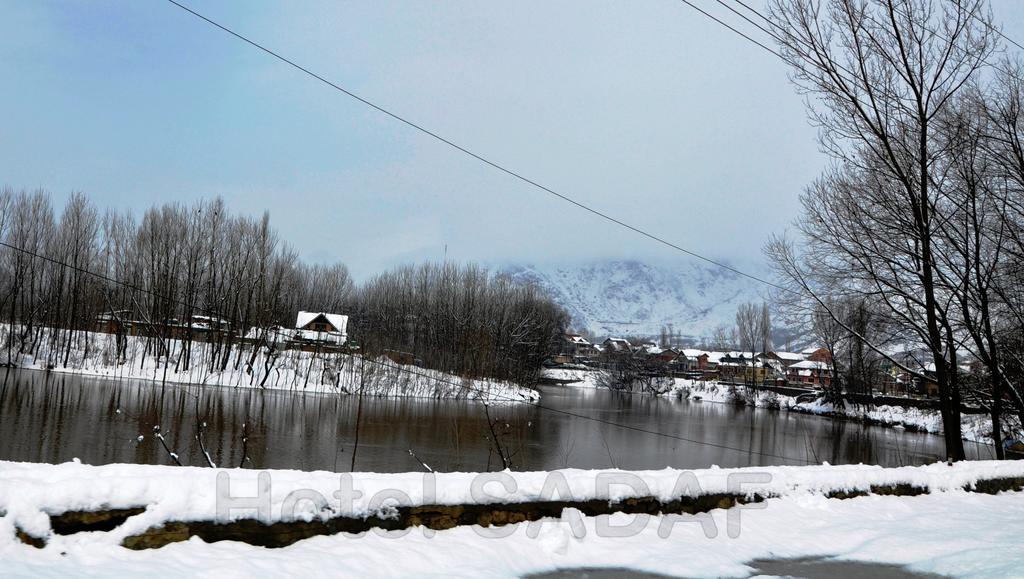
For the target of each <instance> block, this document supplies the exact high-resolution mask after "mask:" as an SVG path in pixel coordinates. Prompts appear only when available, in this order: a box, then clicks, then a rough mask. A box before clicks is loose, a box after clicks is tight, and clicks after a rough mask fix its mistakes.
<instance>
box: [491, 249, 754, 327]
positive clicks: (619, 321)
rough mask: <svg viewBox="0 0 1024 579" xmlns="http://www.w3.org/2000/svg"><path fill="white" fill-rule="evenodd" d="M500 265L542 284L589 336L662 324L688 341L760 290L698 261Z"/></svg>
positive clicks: (726, 320) (729, 320)
mask: <svg viewBox="0 0 1024 579" xmlns="http://www.w3.org/2000/svg"><path fill="white" fill-rule="evenodd" d="M745 269H746V270H749V271H751V273H752V274H755V275H758V276H759V277H762V275H761V274H765V275H767V272H763V271H759V270H761V269H766V268H764V267H763V266H761V267H759V268H757V269H755V270H751V267H746V268H745ZM500 271H502V272H503V273H506V274H508V275H510V276H511V277H512V278H513V279H515V280H517V281H520V282H526V283H534V284H537V285H538V286H539V287H541V288H542V289H544V290H546V291H548V292H549V293H550V294H551V296H552V298H553V299H554V300H555V301H556V302H557V303H559V304H560V305H562V306H563V307H564V308H565V309H566V310H567V311H568V312H569V314H570V316H572V321H573V325H574V327H575V328H576V329H579V330H582V331H584V332H586V333H589V334H590V335H592V336H594V337H597V338H604V337H608V336H630V337H653V336H659V335H660V334H661V332H662V329H663V328H664V329H666V330H669V331H672V332H674V333H675V334H677V335H678V336H679V337H680V339H681V341H682V342H696V341H699V340H700V339H701V338H704V337H709V336H710V335H711V334H712V333H713V332H714V330H715V329H716V328H717V327H719V326H723V325H725V326H732V325H733V324H734V322H735V315H736V308H737V307H738V306H739V304H741V303H744V302H761V301H763V300H764V298H765V296H764V295H763V291H764V286H763V284H760V283H759V282H757V281H754V280H752V279H750V278H747V277H744V276H742V275H739V274H737V273H735V272H732V271H729V270H728V269H724V268H721V267H718V266H715V265H712V264H705V263H700V262H696V263H695V262H681V261H675V262H654V261H643V260H639V259H606V260H596V261H588V262H582V263H578V264H540V265H538V264H513V265H506V266H503V267H502V268H500Z"/></svg>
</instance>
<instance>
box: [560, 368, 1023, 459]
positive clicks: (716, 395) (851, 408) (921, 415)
mask: <svg viewBox="0 0 1024 579" xmlns="http://www.w3.org/2000/svg"><path fill="white" fill-rule="evenodd" d="M599 374H600V372H598V371H594V370H579V369H567V368H548V369H545V370H544V371H543V373H542V377H543V378H547V379H549V380H552V381H556V382H559V383H562V384H564V385H565V386H573V387H580V388H598V387H599V384H598V376H599ZM664 384H665V386H664V388H663V389H662V390H661V392H660V394H661V395H662V396H666V397H671V398H683V399H689V400H691V401H698V400H699V401H706V402H713V403H721V404H736V405H742V406H753V407H757V408H777V409H786V410H792V411H795V412H803V413H806V414H815V415H818V416H824V417H832V418H838V419H843V420H857V421H861V422H867V423H870V424H881V425H885V426H890V427H899V428H907V429H910V430H917V431H921V432H928V433H930V434H942V416H941V415H940V414H939V411H938V410H933V409H929V408H913V407H903V406H893V405H882V406H874V407H868V406H860V405H853V404H849V405H847V406H846V407H845V408H838V409H837V408H836V407H835V406H833V405H831V404H828V403H825V402H824V401H823V400H821V399H818V400H815V401H813V402H800V403H798V402H797V401H796V397H794V396H787V395H784V394H778V393H775V392H771V391H765V390H753V389H748V388H745V387H743V386H733V385H730V384H721V383H718V382H715V381H703V380H686V379H682V378H675V379H672V380H665V381H664ZM961 424H962V428H963V439H964V440H968V441H971V442H977V443H980V444H985V445H991V444H992V443H993V441H992V423H991V419H990V418H989V417H988V416H987V415H984V414H963V415H961ZM1003 428H1004V429H1005V432H1004V434H1005V433H1009V434H1010V436H1012V437H1013V438H1015V439H1024V429H1022V428H1021V427H1020V425H1019V424H1018V423H1017V422H1016V421H1015V420H1014V419H1013V417H1009V418H1007V421H1006V423H1005V424H1004V425H1003Z"/></svg>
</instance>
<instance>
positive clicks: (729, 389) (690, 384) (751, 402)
mask: <svg viewBox="0 0 1024 579" xmlns="http://www.w3.org/2000/svg"><path fill="white" fill-rule="evenodd" d="M662 395H663V396H671V397H680V398H689V399H691V400H696V399H698V398H699V399H700V400H703V401H708V402H717V403H723V404H740V405H744V406H756V407H758V408H789V407H791V406H793V405H795V404H796V398H795V397H793V396H785V395H783V394H778V393H775V392H770V391H764V390H752V389H747V388H744V387H743V386H733V385H730V384H720V383H718V382H707V381H703V380H685V379H681V378H676V379H675V380H674V382H673V384H672V385H671V387H670V388H669V389H668V390H666V391H665V392H664V393H663V394H662Z"/></svg>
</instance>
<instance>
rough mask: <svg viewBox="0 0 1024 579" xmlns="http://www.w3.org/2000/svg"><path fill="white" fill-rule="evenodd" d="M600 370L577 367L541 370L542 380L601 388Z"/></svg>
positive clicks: (580, 386)
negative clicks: (599, 382) (599, 381)
mask: <svg viewBox="0 0 1024 579" xmlns="http://www.w3.org/2000/svg"><path fill="white" fill-rule="evenodd" d="M600 374H601V373H600V371H597V370H580V369H575V368H545V369H543V370H541V374H540V377H541V379H542V380H551V381H553V382H560V383H562V384H563V385H565V386H572V387H574V388H599V387H600V386H598V377H599V376H600Z"/></svg>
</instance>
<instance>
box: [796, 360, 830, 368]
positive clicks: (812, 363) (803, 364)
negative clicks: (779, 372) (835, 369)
mask: <svg viewBox="0 0 1024 579" xmlns="http://www.w3.org/2000/svg"><path fill="white" fill-rule="evenodd" d="M789 368H790V369H791V370H831V369H832V366H831V365H829V364H827V363H825V362H817V361H814V360H804V361H803V362H797V363H796V364H793V365H792V366H790V367H789Z"/></svg>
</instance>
